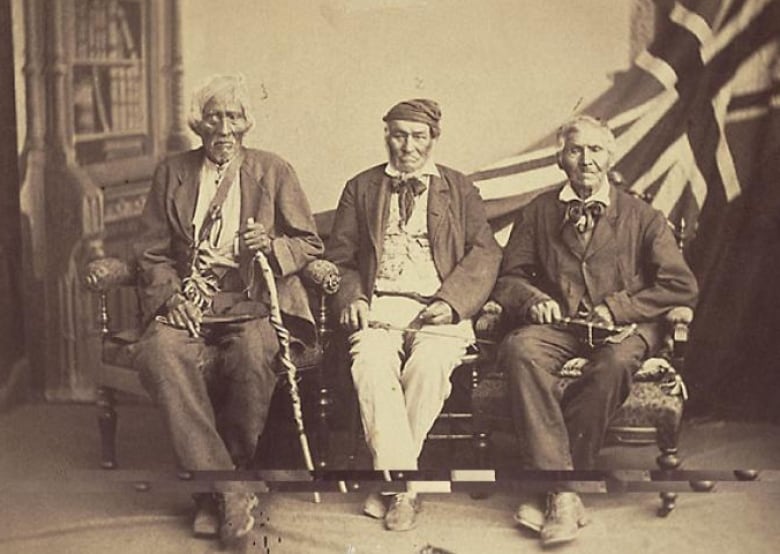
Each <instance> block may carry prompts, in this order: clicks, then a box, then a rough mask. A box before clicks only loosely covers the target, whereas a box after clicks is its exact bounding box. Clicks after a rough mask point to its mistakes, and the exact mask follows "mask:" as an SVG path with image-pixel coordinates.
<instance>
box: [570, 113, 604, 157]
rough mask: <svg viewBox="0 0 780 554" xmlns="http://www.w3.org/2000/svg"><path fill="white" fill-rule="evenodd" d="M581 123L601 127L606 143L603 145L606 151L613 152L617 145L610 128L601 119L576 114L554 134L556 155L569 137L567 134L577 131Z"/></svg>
mask: <svg viewBox="0 0 780 554" xmlns="http://www.w3.org/2000/svg"><path fill="white" fill-rule="evenodd" d="M583 125H590V126H592V127H596V128H597V129H601V130H602V131H603V132H604V137H605V138H606V144H605V145H604V146H605V147H606V149H607V152H609V154H610V155H612V154H614V153H615V149H616V147H617V145H616V142H615V135H614V134H613V133H612V129H610V128H609V126H608V125H607V124H606V123H605V122H604V121H602V120H601V119H597V118H595V117H593V116H590V115H578V116H576V117H573V118H571V119H570V120H568V121H567V122H566V123H564V124H563V125H561V126H560V128H559V129H558V133H557V135H556V138H557V139H558V156H560V155H561V154H562V153H563V148H564V147H565V146H566V139H567V138H569V135H570V134H572V133H573V132H574V131H579V130H580V129H581V127H582V126H583Z"/></svg>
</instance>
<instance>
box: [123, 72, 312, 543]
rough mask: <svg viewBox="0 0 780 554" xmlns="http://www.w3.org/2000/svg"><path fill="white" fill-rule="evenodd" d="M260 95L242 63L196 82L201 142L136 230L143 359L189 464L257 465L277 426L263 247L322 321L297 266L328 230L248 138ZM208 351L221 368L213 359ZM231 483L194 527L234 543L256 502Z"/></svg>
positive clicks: (288, 176) (155, 185) (152, 197)
mask: <svg viewBox="0 0 780 554" xmlns="http://www.w3.org/2000/svg"><path fill="white" fill-rule="evenodd" d="M248 98H249V94H248V90H247V87H246V84H245V83H244V80H243V77H241V76H240V75H217V76H214V77H212V78H211V79H209V80H208V82H207V83H206V84H205V85H204V86H203V87H202V88H200V89H199V90H197V91H196V92H195V94H194V96H193V101H192V110H191V113H190V117H189V125H190V128H191V129H192V130H193V131H194V132H195V133H196V134H197V135H198V136H199V137H200V138H201V141H202V143H203V144H202V146H201V147H200V148H197V149H195V150H191V151H188V152H183V153H180V154H176V155H174V156H172V157H170V158H168V159H166V160H164V161H162V162H161V163H160V165H159V166H158V168H157V170H156V172H155V174H154V179H153V182H152V187H151V191H150V192H149V196H148V199H147V201H146V206H145V208H144V211H143V215H142V218H141V219H142V231H141V235H140V236H139V238H138V240H137V242H136V254H137V260H138V265H139V276H140V285H139V296H140V299H141V308H142V313H143V317H144V321H145V323H146V325H147V327H146V329H145V332H144V334H143V336H142V338H141V341H140V343H139V345H138V348H137V351H136V352H137V355H136V357H135V359H134V365H135V367H136V368H137V369H138V370H139V371H140V373H141V377H142V381H143V383H144V386H145V387H146V389H147V390H148V391H149V393H150V394H151V395H152V397H153V398H154V399H155V400H156V401H157V403H158V404H159V406H160V407H161V408H162V411H163V414H164V419H165V422H166V424H167V427H168V430H169V432H170V437H171V442H172V446H173V450H174V453H175V455H176V458H177V461H178V464H179V465H180V467H181V468H182V469H184V470H188V471H201V470H211V471H213V470H216V471H233V470H235V469H242V468H247V467H249V466H250V464H251V461H252V458H253V455H254V452H255V448H256V446H257V439H258V436H259V435H260V434H261V433H262V431H263V427H264V426H265V422H266V418H267V415H268V408H269V406H270V402H271V396H272V393H273V391H274V387H275V384H276V375H275V373H274V367H275V359H276V354H277V352H278V349H279V345H278V341H277V337H276V335H275V333H274V329H273V327H272V326H271V324H270V322H269V317H268V315H269V306H268V300H267V298H268V291H266V290H265V289H264V285H263V279H262V278H260V276H259V272H257V273H258V274H257V275H255V273H256V271H255V268H254V267H253V259H254V255H255V253H256V252H257V251H261V252H263V253H264V254H265V255H266V256H267V257H268V259H269V262H270V264H271V266H272V267H273V269H274V272H275V274H276V278H277V288H278V291H279V301H280V305H281V309H282V312H283V314H284V315H285V316H287V318H288V319H289V320H291V321H297V322H300V324H301V325H302V326H304V327H306V326H311V325H313V317H312V314H311V312H310V311H309V307H308V302H307V297H306V293H305V291H304V289H303V286H302V284H301V282H300V281H299V279H298V277H297V275H296V273H297V272H298V271H299V270H301V269H302V268H303V267H305V265H306V264H307V263H308V262H309V261H310V260H312V259H314V258H316V257H317V256H319V255H320V254H321V253H322V251H323V245H322V241H321V240H320V238H319V237H318V236H317V233H316V228H315V224H314V219H313V217H312V214H311V211H310V209H309V204H308V201H307V199H306V196H305V195H304V193H303V190H302V189H301V186H300V184H299V182H298V178H297V177H296V175H295V172H294V170H293V168H292V167H291V166H290V164H289V163H287V162H286V161H284V160H283V159H281V158H280V157H278V156H277V155H275V154H272V153H270V152H265V151H261V150H255V149H250V148H245V147H244V146H243V145H242V142H243V138H244V135H245V134H246V133H247V132H248V131H249V130H250V129H251V128H252V126H253V124H254V119H253V117H252V114H251V111H250V107H249V102H248ZM207 350H212V351H213V352H214V353H215V354H216V357H217V359H218V361H219V363H218V364H216V367H205V366H204V363H203V360H205V359H208V358H209V356H207V355H206V353H207ZM221 482H223V483H227V484H223V485H221V486H216V485H215V490H217V491H218V492H217V493H215V494H199V495H196V504H197V511H196V516H195V520H194V523H193V531H194V533H195V534H196V535H207V536H212V535H216V534H217V533H219V535H220V537H221V539H222V540H223V542H225V543H230V542H234V541H236V540H239V539H241V538H242V537H244V536H246V535H247V534H248V533H249V531H250V530H251V529H252V527H253V525H254V517H253V515H252V510H253V509H254V508H255V507H256V505H257V503H258V501H257V497H256V496H255V495H254V494H252V492H251V491H250V490H249V489H248V487H247V486H246V485H244V484H243V483H241V482H239V481H230V477H229V475H228V476H227V477H226V478H225V479H224V480H222V481H221Z"/></svg>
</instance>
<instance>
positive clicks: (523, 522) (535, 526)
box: [512, 514, 544, 533]
mask: <svg viewBox="0 0 780 554" xmlns="http://www.w3.org/2000/svg"><path fill="white" fill-rule="evenodd" d="M512 519H514V520H515V523H517V524H518V525H520V526H521V527H525V528H526V529H529V530H531V531H533V532H534V533H541V532H542V524H540V523H537V522H535V521H530V520H528V519H525V518H521V517H517V514H515V515H514V517H513V518H512ZM542 519H544V518H542Z"/></svg>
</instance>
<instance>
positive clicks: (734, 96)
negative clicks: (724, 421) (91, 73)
mask: <svg viewBox="0 0 780 554" xmlns="http://www.w3.org/2000/svg"><path fill="white" fill-rule="evenodd" d="M779 52H780V1H778V0H723V1H716V0H688V1H680V2H675V3H673V4H672V6H671V8H670V10H669V12H668V13H666V14H664V17H663V18H661V21H660V24H659V28H658V32H657V36H656V39H655V40H654V41H653V42H652V44H651V45H650V46H649V47H648V48H647V50H646V51H644V52H642V54H640V55H639V56H638V58H637V59H636V60H635V63H634V64H633V65H632V67H631V68H630V69H629V70H627V71H626V72H624V73H623V74H622V75H619V76H617V77H616V78H615V82H614V85H613V86H612V87H611V88H610V89H609V90H607V91H606V92H605V93H604V94H603V95H602V96H600V97H599V98H597V99H595V100H594V101H593V102H592V103H590V104H589V105H588V107H587V108H585V109H584V110H583V112H584V113H588V114H590V115H593V116H596V117H600V118H602V119H606V120H607V121H608V122H609V125H610V127H611V128H612V129H613V130H614V131H615V134H616V135H617V160H616V167H615V169H616V170H617V171H618V172H619V173H620V174H621V175H622V176H623V179H624V182H625V183H626V184H627V185H628V186H630V187H631V189H632V190H633V191H635V192H637V193H641V194H645V195H646V196H647V197H649V198H652V204H653V205H654V206H655V207H656V208H658V209H660V210H661V211H663V212H664V213H665V214H666V215H667V217H668V218H669V219H670V221H671V222H672V223H674V224H675V225H676V226H677V227H678V228H682V229H683V235H684V239H685V242H686V254H687V255H688V258H689V261H690V262H691V265H692V266H693V268H694V271H695V272H696V275H697V278H698V279H699V283H700V285H701V289H702V294H701V298H700V302H699V306H698V309H697V313H696V320H695V322H694V326H693V333H692V341H691V344H690V349H689V350H690V351H689V354H688V357H687V360H686V362H687V363H686V366H687V367H686V373H687V377H688V381H689V384H690V385H691V389H692V399H691V400H692V401H691V404H690V405H689V406H690V408H692V409H693V411H694V412H696V411H698V412H701V413H707V414H714V415H728V416H730V417H733V416H738V417H749V418H762V419H771V420H778V419H780V403H778V402H776V401H775V399H776V398H777V397H778V395H780V367H779V366H780V336H778V334H779V332H780V292H779V291H778V283H780V262H779V261H778V257H779V255H780V228H779V227H780V183H779V182H778V181H780V114H779V113H778V111H779V110H780V58H779V56H778V53H779ZM551 123H553V122H551ZM554 123H560V122H554ZM555 150H556V145H555V143H554V133H551V134H550V136H549V137H547V139H545V140H544V141H542V142H541V143H540V144H538V145H536V146H535V147H534V148H532V149H530V150H528V151H527V152H525V153H522V154H519V155H518V156H515V157H513V158H510V159H507V160H503V161H501V162H498V163H496V164H493V165H492V166H491V167H488V168H486V169H484V170H481V171H478V172H476V173H475V174H473V175H472V177H473V178H474V179H475V181H476V183H477V185H478V186H479V187H480V190H481V193H482V196H483V198H485V199H486V200H487V210H488V215H489V217H490V219H491V222H492V223H493V225H494V228H495V229H496V231H497V233H498V235H497V236H498V238H499V239H500V240H501V241H502V242H503V241H505V240H506V237H507V236H508V231H509V229H510V227H511V222H512V220H513V219H514V217H515V214H516V213H517V210H518V209H519V208H521V207H522V206H523V205H525V204H526V203H527V202H528V201H530V199H531V198H533V197H534V196H536V195H537V194H539V193H540V192H542V191H544V190H547V189H549V188H551V187H556V186H559V185H561V184H562V183H563V181H564V179H565V176H564V175H563V173H562V172H561V171H560V169H559V168H558V167H557V165H556V160H555Z"/></svg>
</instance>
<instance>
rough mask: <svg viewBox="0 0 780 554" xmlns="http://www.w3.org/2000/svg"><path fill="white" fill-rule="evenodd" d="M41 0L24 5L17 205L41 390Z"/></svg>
mask: <svg viewBox="0 0 780 554" xmlns="http://www.w3.org/2000/svg"><path fill="white" fill-rule="evenodd" d="M45 8H46V6H45V5H44V2H43V0H28V1H27V2H25V3H24V22H25V29H24V32H25V63H24V77H25V97H26V98H25V100H26V105H27V111H26V113H27V117H26V123H27V125H26V127H27V136H26V139H25V145H24V149H23V150H22V156H21V163H20V168H21V173H22V174H21V176H20V185H21V186H20V190H19V206H20V211H21V222H20V224H21V247H22V253H21V258H22V283H23V289H22V298H23V299H24V328H25V349H26V351H27V357H28V360H29V364H30V384H31V385H32V389H33V390H34V391H42V390H43V387H44V382H45V378H44V374H45V367H46V356H45V352H46V344H47V342H48V341H47V328H46V325H45V321H46V305H47V302H46V295H45V292H44V277H45V270H44V268H45V265H46V255H47V251H48V248H47V244H46V233H45V227H44V224H45V216H44V212H45V208H46V202H45V191H44V185H45V180H44V169H45V167H46V159H47V154H46V141H45V134H46V83H45V79H44V35H45V31H44V28H45V25H44V23H45V21H44V16H43V14H44V13H45Z"/></svg>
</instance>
